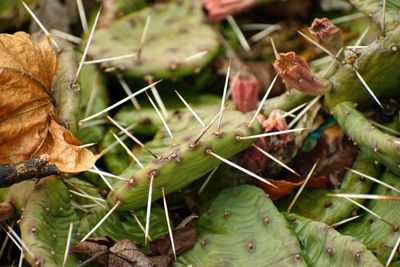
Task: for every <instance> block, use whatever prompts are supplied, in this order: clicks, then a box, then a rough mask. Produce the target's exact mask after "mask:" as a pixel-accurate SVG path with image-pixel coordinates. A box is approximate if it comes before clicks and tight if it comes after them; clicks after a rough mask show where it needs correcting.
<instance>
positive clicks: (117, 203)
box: [81, 200, 121, 242]
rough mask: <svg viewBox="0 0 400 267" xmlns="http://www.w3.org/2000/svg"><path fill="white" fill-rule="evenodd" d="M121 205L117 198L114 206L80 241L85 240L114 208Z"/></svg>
mask: <svg viewBox="0 0 400 267" xmlns="http://www.w3.org/2000/svg"><path fill="white" fill-rule="evenodd" d="M119 205H121V202H120V201H119V200H118V201H117V202H116V203H115V205H114V207H112V208H111V209H110V210H109V211H108V212H107V214H106V215H104V217H103V218H102V219H101V220H100V221H99V222H98V223H97V224H96V225H95V226H94V227H93V229H92V230H90V232H89V233H87V234H86V235H85V237H84V238H82V240H81V242H83V241H85V240H86V239H87V238H88V237H89V236H91V235H92V234H93V233H94V232H95V231H96V230H97V229H98V228H99V227H100V226H101V225H102V224H103V223H104V221H105V220H107V218H108V217H110V215H111V214H112V213H113V212H114V210H116V209H117V208H118V206H119Z"/></svg>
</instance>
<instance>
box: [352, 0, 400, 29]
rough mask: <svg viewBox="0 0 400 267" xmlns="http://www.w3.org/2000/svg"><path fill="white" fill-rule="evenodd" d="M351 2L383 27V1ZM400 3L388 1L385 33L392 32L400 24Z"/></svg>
mask: <svg viewBox="0 0 400 267" xmlns="http://www.w3.org/2000/svg"><path fill="white" fill-rule="evenodd" d="M350 2H351V3H352V4H353V5H354V6H355V7H356V8H357V9H358V10H360V11H362V12H363V13H365V14H366V15H367V16H368V17H370V18H371V19H372V20H374V21H375V22H376V24H378V25H379V26H382V20H383V13H382V12H383V8H382V1H381V0H350ZM399 10H400V2H399V1H398V0H387V1H386V9H385V31H392V30H394V29H395V28H396V27H398V26H399V25H400V24H399V23H400V11H399Z"/></svg>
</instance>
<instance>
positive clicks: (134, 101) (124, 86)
mask: <svg viewBox="0 0 400 267" xmlns="http://www.w3.org/2000/svg"><path fill="white" fill-rule="evenodd" d="M117 80H118V82H119V84H120V85H121V87H122V89H124V91H125V93H126V94H127V95H131V94H133V92H132V90H131V88H129V85H128V84H127V83H126V81H125V80H124V79H123V78H122V75H121V74H117ZM131 102H132V104H133V106H134V107H135V109H136V110H139V111H140V110H141V109H142V107H141V106H140V104H139V102H138V101H137V99H136V97H132V98H131Z"/></svg>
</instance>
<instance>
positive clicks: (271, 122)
mask: <svg viewBox="0 0 400 267" xmlns="http://www.w3.org/2000/svg"><path fill="white" fill-rule="evenodd" d="M307 104H308V103H307V102H306V103H303V104H301V105H300V106H298V107H295V108H293V109H291V110H289V111H288V112H286V113H285V114H284V115H282V116H279V117H278V118H276V119H274V120H271V121H269V122H268V123H265V124H264V126H267V125H270V124H273V123H275V122H277V121H278V120H280V119H284V118H286V117H288V116H292V117H295V116H294V115H293V113H295V112H296V111H298V110H299V109H302V108H303V107H304V106H306V105H307Z"/></svg>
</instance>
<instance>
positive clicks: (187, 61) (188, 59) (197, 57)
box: [181, 50, 208, 63]
mask: <svg viewBox="0 0 400 267" xmlns="http://www.w3.org/2000/svg"><path fill="white" fill-rule="evenodd" d="M207 53H208V51H207V50H203V51H200V52H199V53H196V54H194V55H191V56H188V57H185V58H184V59H182V61H181V62H182V63H189V62H191V61H195V60H197V59H200V58H202V57H204V56H205V55H207Z"/></svg>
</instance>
